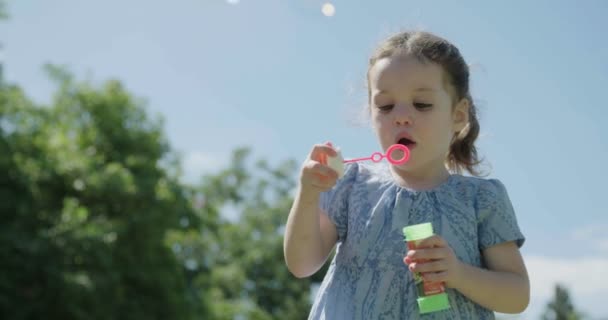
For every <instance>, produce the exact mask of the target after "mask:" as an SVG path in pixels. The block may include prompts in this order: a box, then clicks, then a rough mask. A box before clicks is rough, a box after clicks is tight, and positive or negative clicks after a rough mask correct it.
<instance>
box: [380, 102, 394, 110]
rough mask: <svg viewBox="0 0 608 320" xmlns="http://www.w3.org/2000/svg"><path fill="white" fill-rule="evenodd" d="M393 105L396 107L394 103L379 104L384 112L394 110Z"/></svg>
mask: <svg viewBox="0 0 608 320" xmlns="http://www.w3.org/2000/svg"><path fill="white" fill-rule="evenodd" d="M393 107H395V105H394V104H387V105H384V106H379V107H378V109H380V111H382V112H389V111H391V110H393Z"/></svg>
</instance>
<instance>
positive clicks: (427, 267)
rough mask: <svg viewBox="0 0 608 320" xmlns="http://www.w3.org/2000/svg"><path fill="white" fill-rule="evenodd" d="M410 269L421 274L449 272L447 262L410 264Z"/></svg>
mask: <svg viewBox="0 0 608 320" xmlns="http://www.w3.org/2000/svg"><path fill="white" fill-rule="evenodd" d="M409 267H410V270H411V271H412V272H419V273H424V272H440V271H445V270H447V266H446V264H445V261H443V260H438V261H432V262H425V263H419V262H415V263H412V264H410V266H409Z"/></svg>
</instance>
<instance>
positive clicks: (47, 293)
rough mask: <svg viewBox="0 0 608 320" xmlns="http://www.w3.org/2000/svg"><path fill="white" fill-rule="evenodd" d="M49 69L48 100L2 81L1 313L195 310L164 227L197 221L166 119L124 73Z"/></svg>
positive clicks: (185, 313) (101, 315)
mask: <svg viewBox="0 0 608 320" xmlns="http://www.w3.org/2000/svg"><path fill="white" fill-rule="evenodd" d="M47 69H48V70H49V73H50V74H51V75H52V76H53V78H54V79H56V80H57V81H58V84H59V89H58V92H57V94H56V96H55V98H54V101H53V103H52V105H51V106H47V107H44V106H37V105H35V104H34V103H33V102H31V101H30V100H29V99H28V98H27V97H26V95H25V93H24V92H23V91H22V90H21V89H20V88H19V87H17V86H4V87H2V88H1V89H0V199H3V200H2V201H0V210H1V213H2V214H1V219H2V220H1V223H0V243H1V246H0V261H2V263H1V264H0V318H2V319H42V318H44V319H190V318H193V316H194V315H195V311H197V307H196V306H197V305H199V306H200V307H198V309H202V308H203V307H204V306H205V304H203V303H197V304H195V303H194V302H195V299H196V296H195V295H187V294H185V292H186V289H185V281H184V276H183V268H182V267H181V265H180V264H179V262H178V260H177V259H176V258H175V256H174V255H173V253H172V252H171V250H170V248H169V247H167V245H166V243H165V235H166V233H167V232H168V230H170V229H177V228H179V227H180V225H179V220H180V219H181V218H183V217H189V218H191V220H192V221H195V220H196V219H195V218H194V211H193V210H192V207H191V206H190V198H189V193H188V190H187V189H186V188H184V187H182V186H181V185H180V184H179V182H178V181H177V179H176V177H175V175H173V174H172V170H173V169H171V165H170V161H169V158H170V153H169V147H168V143H167V142H166V141H165V138H164V136H163V134H162V121H161V120H160V119H150V118H149V117H148V116H147V115H146V112H145V110H144V108H143V107H142V106H141V104H140V103H138V102H137V101H136V100H135V99H134V98H133V97H132V96H131V95H130V94H129V93H128V92H126V90H125V89H124V88H123V86H122V85H121V84H120V83H119V82H118V81H108V82H106V83H105V84H104V85H103V86H102V87H101V88H95V87H93V86H91V85H90V84H88V83H77V82H75V81H73V79H72V77H71V76H70V74H69V73H67V72H65V71H64V70H62V69H60V68H56V67H52V66H50V67H48V68H47ZM173 171H175V170H173Z"/></svg>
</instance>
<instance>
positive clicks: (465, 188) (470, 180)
mask: <svg viewBox="0 0 608 320" xmlns="http://www.w3.org/2000/svg"><path fill="white" fill-rule="evenodd" d="M454 180H455V182H454V184H453V185H454V188H455V189H456V190H457V191H459V192H461V193H466V194H467V195H468V196H474V197H475V198H486V197H489V198H494V197H497V196H503V195H505V194H506V192H507V191H506V188H505V185H504V184H503V183H502V181H500V180H499V179H495V178H492V179H487V178H480V177H472V176H463V175H454Z"/></svg>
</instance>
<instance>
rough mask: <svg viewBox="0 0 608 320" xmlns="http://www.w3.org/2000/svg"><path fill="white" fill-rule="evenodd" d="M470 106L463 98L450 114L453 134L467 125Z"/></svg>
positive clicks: (467, 100)
mask: <svg viewBox="0 0 608 320" xmlns="http://www.w3.org/2000/svg"><path fill="white" fill-rule="evenodd" d="M470 107H471V104H470V102H469V99H466V98H463V99H461V100H460V102H458V104H456V106H455V107H454V111H453V112H452V121H453V125H454V132H460V131H462V130H464V128H465V127H466V126H467V125H468V124H469V108H470Z"/></svg>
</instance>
